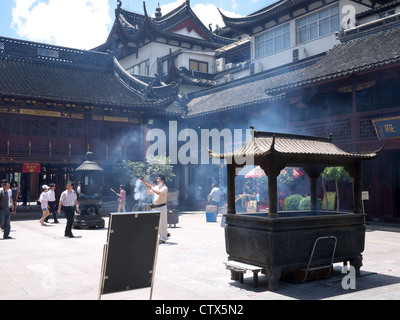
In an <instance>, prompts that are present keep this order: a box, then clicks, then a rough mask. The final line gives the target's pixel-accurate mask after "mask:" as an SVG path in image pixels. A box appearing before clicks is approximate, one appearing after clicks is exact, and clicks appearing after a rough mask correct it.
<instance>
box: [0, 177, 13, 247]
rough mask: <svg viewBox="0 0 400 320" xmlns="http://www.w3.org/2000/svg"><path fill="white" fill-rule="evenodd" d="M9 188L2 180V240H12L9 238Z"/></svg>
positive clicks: (0, 205)
mask: <svg viewBox="0 0 400 320" xmlns="http://www.w3.org/2000/svg"><path fill="white" fill-rule="evenodd" d="M9 188H10V184H9V183H8V182H7V181H6V180H2V181H1V188H0V228H3V239H12V237H10V231H11V223H10V221H11V218H10V195H9V193H8V191H9Z"/></svg>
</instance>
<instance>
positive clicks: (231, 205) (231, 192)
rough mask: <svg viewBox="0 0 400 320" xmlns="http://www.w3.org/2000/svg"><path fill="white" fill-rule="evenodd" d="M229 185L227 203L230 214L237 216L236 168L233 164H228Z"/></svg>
mask: <svg viewBox="0 0 400 320" xmlns="http://www.w3.org/2000/svg"><path fill="white" fill-rule="evenodd" d="M226 167H227V184H228V194H227V202H228V208H227V213H228V214H236V206H235V176H236V172H235V166H234V165H233V164H228V165H227V166H226Z"/></svg>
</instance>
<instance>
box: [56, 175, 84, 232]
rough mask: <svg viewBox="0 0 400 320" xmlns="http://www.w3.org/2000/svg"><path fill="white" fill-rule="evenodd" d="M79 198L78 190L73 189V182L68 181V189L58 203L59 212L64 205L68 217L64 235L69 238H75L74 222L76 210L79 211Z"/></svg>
mask: <svg viewBox="0 0 400 320" xmlns="http://www.w3.org/2000/svg"><path fill="white" fill-rule="evenodd" d="M77 199H78V198H77V196H76V192H75V191H74V190H73V189H72V183H71V182H67V187H66V190H65V191H64V192H63V193H61V196H60V202H59V203H58V214H60V213H61V207H62V208H63V210H64V215H65V218H66V219H67V225H66V226H65V233H64V236H65V237H68V238H74V235H73V234H72V225H73V224H74V218H75V210H76V212H79V209H78V202H77Z"/></svg>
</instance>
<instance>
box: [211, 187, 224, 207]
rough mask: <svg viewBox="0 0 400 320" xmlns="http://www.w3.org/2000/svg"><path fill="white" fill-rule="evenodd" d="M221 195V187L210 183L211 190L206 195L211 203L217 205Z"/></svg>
mask: <svg viewBox="0 0 400 320" xmlns="http://www.w3.org/2000/svg"><path fill="white" fill-rule="evenodd" d="M221 195H222V191H221V189H220V188H218V187H217V186H215V183H212V184H211V192H210V194H209V195H208V197H207V198H208V199H209V201H210V202H211V204H212V205H214V206H217V207H218V206H219V203H220V202H221Z"/></svg>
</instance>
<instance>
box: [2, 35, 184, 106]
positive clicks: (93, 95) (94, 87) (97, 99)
mask: <svg viewBox="0 0 400 320" xmlns="http://www.w3.org/2000/svg"><path fill="white" fill-rule="evenodd" d="M0 44H1V48H2V49H0V95H3V96H11V97H17V98H25V99H43V100H49V101H56V102H63V103H74V104H84V105H87V104H91V105H102V106H121V107H126V108H132V109H146V108H150V109H156V110H163V109H165V108H166V107H168V106H169V105H170V104H171V103H172V102H174V101H175V100H176V98H177V95H178V88H177V86H178V85H179V84H176V83H175V84H174V85H171V86H166V87H157V88H153V87H151V86H149V85H148V84H144V83H142V84H141V86H142V87H140V86H139V80H137V79H134V78H133V77H132V78H129V77H128V76H127V75H125V74H124V72H123V69H122V68H120V67H119V65H118V64H116V63H115V62H114V63H113V60H112V56H111V55H110V54H104V53H97V52H89V51H81V50H74V49H68V48H62V47H56V46H47V45H43V44H38V43H34V42H24V41H20V40H15V39H9V38H0ZM39 53H40V54H39ZM128 78H129V80H130V81H128ZM135 80H137V81H135ZM135 85H136V86H135Z"/></svg>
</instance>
